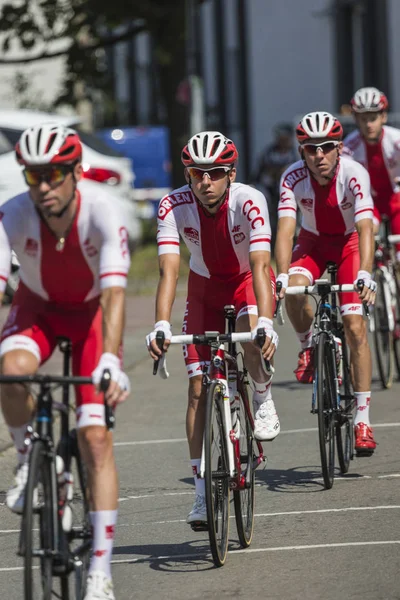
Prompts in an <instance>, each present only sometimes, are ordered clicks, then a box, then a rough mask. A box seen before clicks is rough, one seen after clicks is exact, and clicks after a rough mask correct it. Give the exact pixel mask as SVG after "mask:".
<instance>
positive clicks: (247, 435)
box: [233, 384, 256, 548]
mask: <svg viewBox="0 0 400 600" xmlns="http://www.w3.org/2000/svg"><path fill="white" fill-rule="evenodd" d="M238 390H239V409H238V411H237V421H238V433H239V450H240V465H241V475H242V477H243V478H244V485H245V487H244V489H241V490H234V491H233V503H234V507H235V519H236V529H237V533H238V537H239V543H240V545H241V546H242V548H248V546H250V544H251V540H252V537H253V526H254V461H255V459H256V457H255V454H254V449H253V440H254V438H253V428H252V426H251V423H250V419H249V416H248V413H247V410H246V407H249V399H248V394H247V386H246V385H244V384H243V385H242V386H238Z"/></svg>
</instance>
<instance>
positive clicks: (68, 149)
mask: <svg viewBox="0 0 400 600" xmlns="http://www.w3.org/2000/svg"><path fill="white" fill-rule="evenodd" d="M15 152H16V157H17V161H18V162H19V163H20V164H21V165H26V166H35V165H48V164H60V163H72V162H74V161H76V160H79V159H80V158H81V156H82V144H81V141H80V139H79V136H78V134H77V133H76V131H74V130H73V129H70V128H69V127H65V126H64V125H59V124H58V123H44V124H42V125H35V126H34V127H29V129H26V130H25V131H24V132H23V133H22V135H21V137H20V139H19V141H18V142H17V145H16V146H15Z"/></svg>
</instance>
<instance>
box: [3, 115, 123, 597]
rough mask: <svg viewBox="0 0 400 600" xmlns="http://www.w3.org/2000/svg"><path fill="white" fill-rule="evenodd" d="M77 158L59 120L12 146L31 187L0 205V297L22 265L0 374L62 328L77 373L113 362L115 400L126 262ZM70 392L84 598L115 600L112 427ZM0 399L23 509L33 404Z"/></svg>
mask: <svg viewBox="0 0 400 600" xmlns="http://www.w3.org/2000/svg"><path fill="white" fill-rule="evenodd" d="M81 156H82V146H81V142H80V139H79V136H78V134H77V133H76V132H75V131H74V130H72V129H69V128H66V127H64V126H60V125H57V124H51V123H49V124H44V125H41V126H35V127H31V128H29V129H27V130H26V131H24V132H23V133H22V135H21V137H20V140H19V142H18V143H17V145H16V157H17V160H18V162H19V163H20V164H21V165H22V166H23V167H24V170H23V174H24V177H25V181H26V183H27V185H28V188H29V189H28V191H27V192H24V193H23V194H20V195H18V196H15V197H13V198H11V199H10V200H9V201H8V202H6V203H5V204H4V205H2V207H1V212H0V286H1V287H0V297H1V295H2V294H3V291H4V288H5V285H6V281H7V278H8V273H9V268H10V267H9V266H10V259H11V250H12V249H13V250H15V252H16V253H17V255H18V258H19V261H20V265H21V266H20V277H21V282H20V286H19V288H18V291H17V293H16V294H15V296H14V299H13V303H12V306H11V309H10V313H9V316H8V320H7V321H6V323H5V325H4V329H3V331H2V337H1V346H0V355H1V372H2V373H3V374H4V375H29V374H33V373H35V372H36V371H37V369H38V367H39V365H41V364H43V363H44V362H46V361H47V359H48V358H49V357H50V355H51V354H52V352H53V350H54V348H55V346H56V341H57V337H59V336H67V337H68V338H70V339H71V340H72V354H73V356H72V361H73V371H74V374H76V375H83V376H89V375H92V377H93V380H94V382H95V383H96V384H99V382H100V379H101V376H102V373H103V371H104V369H110V371H111V378H112V382H111V385H110V388H109V390H108V392H107V394H106V400H107V402H108V403H109V404H110V405H115V404H116V403H119V402H122V401H123V400H125V399H126V397H127V396H128V393H129V387H130V386H129V379H128V377H127V375H126V374H125V373H124V372H123V371H122V366H121V360H120V348H121V340H122V333H123V327H124V306H125V286H126V276H127V272H128V268H129V263H130V258H129V251H128V247H127V232H126V229H125V227H124V226H123V221H122V218H121V217H120V215H119V214H118V212H116V211H115V210H113V209H112V208H111V207H110V202H109V199H108V198H107V194H106V193H104V192H99V191H98V188H97V187H93V184H91V183H88V182H82V183H81V182H80V180H81V179H82V175H83V169H82V162H81V160H82V159H81ZM78 182H79V186H78ZM76 400H77V428H78V440H79V446H80V450H81V453H82V457H83V460H84V461H85V463H86V464H87V466H88V474H89V488H90V489H89V492H90V498H91V503H92V506H91V510H92V512H91V513H90V516H91V521H92V526H93V532H94V533H93V556H92V559H91V564H90V572H89V576H88V582H87V593H86V596H85V600H94V599H96V600H98V599H104V600H113V599H114V598H115V597H114V593H113V586H112V581H111V572H110V561H111V554H112V545H113V537H114V528H115V523H116V519H117V498H118V494H117V491H118V490H117V488H118V480H117V472H116V467H115V462H114V456H113V441H112V434H111V432H110V431H108V430H107V429H106V427H105V417H104V413H105V410H104V403H103V398H102V394H99V393H98V389H96V388H95V386H80V387H79V386H78V387H77V389H76ZM1 406H2V410H3V415H4V419H5V421H6V423H7V425H8V427H9V430H10V434H11V437H12V439H13V440H14V444H15V447H16V450H17V454H18V467H17V470H16V477H15V484H14V486H13V487H12V488H11V489H10V490H9V491H8V493H7V496H6V503H7V506H8V507H9V508H10V509H11V510H13V511H14V512H17V513H21V512H22V510H23V503H24V490H25V486H26V482H27V476H28V454H29V439H28V436H29V430H28V428H29V425H30V423H31V420H32V415H33V410H34V403H33V398H32V396H31V395H30V394H29V392H28V391H27V390H26V388H25V387H24V386H22V385H19V384H13V385H3V386H2V388H1Z"/></svg>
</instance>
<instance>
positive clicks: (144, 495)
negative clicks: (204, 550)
mask: <svg viewBox="0 0 400 600" xmlns="http://www.w3.org/2000/svg"><path fill="white" fill-rule="evenodd" d="M193 494H194V491H192V492H166V493H165V494H143V495H142V496H126V498H118V502H126V500H142V498H155V497H162V498H164V496H193ZM0 533H1V532H0Z"/></svg>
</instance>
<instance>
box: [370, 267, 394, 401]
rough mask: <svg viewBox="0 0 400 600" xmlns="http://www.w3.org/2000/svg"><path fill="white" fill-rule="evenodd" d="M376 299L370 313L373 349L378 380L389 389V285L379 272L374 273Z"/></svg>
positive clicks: (391, 377)
mask: <svg viewBox="0 0 400 600" xmlns="http://www.w3.org/2000/svg"><path fill="white" fill-rule="evenodd" d="M375 281H376V284H377V288H376V299H375V305H374V308H373V311H372V318H373V319H374V325H373V332H374V347H375V356H376V363H377V366H378V372H379V378H380V380H381V383H382V386H383V387H384V388H386V389H388V388H390V387H391V386H392V383H393V353H392V347H393V335H392V332H391V331H390V329H389V315H388V310H392V308H391V295H390V289H389V284H388V283H387V281H386V279H385V277H384V276H383V273H382V272H381V271H376V272H375Z"/></svg>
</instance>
